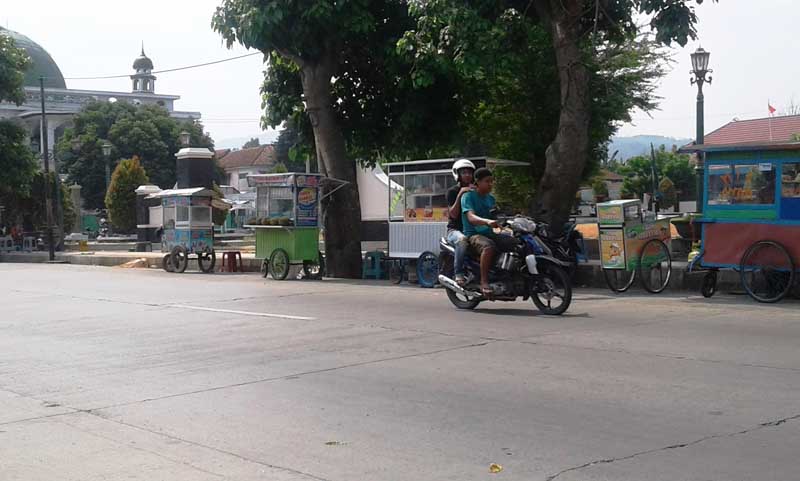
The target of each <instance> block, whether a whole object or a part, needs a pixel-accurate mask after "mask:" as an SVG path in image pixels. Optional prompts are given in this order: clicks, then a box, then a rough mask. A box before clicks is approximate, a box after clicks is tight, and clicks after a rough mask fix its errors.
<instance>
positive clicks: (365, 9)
mask: <svg viewBox="0 0 800 481" xmlns="http://www.w3.org/2000/svg"><path fill="white" fill-rule="evenodd" d="M213 23H214V28H215V29H216V30H217V31H219V32H220V33H221V34H222V35H223V37H225V38H226V40H227V41H228V43H229V44H231V43H232V42H239V43H242V44H243V45H245V46H248V47H254V48H257V49H259V50H261V51H262V52H264V54H265V55H266V56H268V59H269V66H268V69H267V73H266V76H265V82H264V86H263V87H262V92H263V93H264V97H265V101H264V107H265V109H266V112H265V116H264V118H263V124H264V125H269V126H276V125H280V124H282V123H283V122H289V123H290V124H291V125H292V126H293V127H294V128H297V129H298V130H299V131H300V132H301V134H302V135H303V136H306V138H308V145H311V146H312V147H313V153H314V154H315V155H314V158H315V159H316V161H317V164H318V167H319V171H320V172H321V173H322V174H324V175H327V176H329V177H333V178H337V179H340V180H345V181H347V182H349V183H348V184H347V186H346V187H344V188H342V189H340V190H338V191H337V192H336V194H335V195H333V196H331V197H329V198H327V199H326V200H325V202H324V205H323V219H324V221H325V242H326V253H327V254H328V258H329V260H328V262H327V267H328V271H329V272H331V274H332V275H335V276H346V277H357V276H360V274H361V273H360V262H361V256H360V242H359V238H360V209H359V202H358V191H357V185H356V181H355V179H356V173H355V168H356V163H357V162H358V163H362V164H364V165H372V164H374V163H375V162H376V160H377V159H379V158H381V157H383V158H387V157H391V156H394V155H414V154H413V153H414V152H424V150H425V149H423V148H421V146H424V145H429V144H433V143H435V141H437V140H439V139H441V138H442V137H443V135H440V133H441V134H450V133H451V132H450V131H449V130H448V129H447V127H448V122H447V120H450V121H451V122H450V123H451V124H452V123H453V121H454V120H455V119H456V116H455V113H456V110H455V109H451V110H448V108H449V107H451V106H454V105H456V104H457V101H456V99H455V98H454V97H453V95H452V90H449V89H448V86H447V85H446V83H445V82H444V81H443V80H444V79H440V80H442V81H439V82H436V83H435V84H432V85H428V86H426V88H421V89H414V88H413V85H412V81H411V76H410V71H411V67H412V65H411V64H410V63H408V62H406V61H405V60H404V59H403V58H402V57H401V56H399V55H398V54H397V52H396V49H395V46H396V43H397V41H398V40H399V39H400V38H401V37H402V35H403V34H404V33H405V31H406V30H407V29H408V28H413V22H412V21H411V18H410V17H409V15H408V9H407V5H406V3H405V2H400V1H393V0H376V1H367V0H355V1H348V2H335V3H334V2H331V1H329V0H314V1H310V2H309V1H305V2H300V1H299V0H289V1H281V2H278V1H276V0H268V1H256V0H226V1H225V2H224V3H223V6H222V7H221V8H219V9H218V10H217V13H216V15H215V17H214V21H213ZM447 112H452V113H453V114H454V115H452V116H450V115H446V113H447ZM408 132H415V135H409V134H408ZM387 153H389V155H387Z"/></svg>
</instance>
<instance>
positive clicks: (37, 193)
mask: <svg viewBox="0 0 800 481" xmlns="http://www.w3.org/2000/svg"><path fill="white" fill-rule="evenodd" d="M45 178H46V177H45V175H44V172H42V171H38V172H35V173H34V174H33V175H32V177H31V181H30V185H29V187H30V188H29V189H28V190H27V191H24V192H23V191H22V190H14V191H6V192H5V193H4V194H0V203H2V204H3V205H5V206H6V216H7V219H8V220H9V222H10V223H21V224H22V225H23V227H24V228H25V230H39V231H44V229H45V228H46V226H47V210H46V203H45V196H44V193H45ZM55 178H56V177H55V174H54V173H53V172H50V177H49V179H50V200H51V202H52V205H53V225H54V226H56V225H57V223H58V220H59V218H58V206H57V204H56V182H55ZM61 209H62V211H63V214H64V231H65V232H67V231H69V230H70V229H71V228H72V226H73V225H74V224H75V221H76V219H77V215H76V209H75V206H74V205H73V204H72V199H71V198H70V195H69V189H68V188H67V187H66V186H65V185H63V184H62V185H61Z"/></svg>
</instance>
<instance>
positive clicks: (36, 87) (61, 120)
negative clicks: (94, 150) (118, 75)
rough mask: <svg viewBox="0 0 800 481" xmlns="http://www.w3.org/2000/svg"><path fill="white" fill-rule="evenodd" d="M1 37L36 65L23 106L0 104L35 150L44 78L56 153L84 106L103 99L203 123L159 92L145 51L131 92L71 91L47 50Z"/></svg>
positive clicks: (2, 115)
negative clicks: (149, 106)
mask: <svg viewBox="0 0 800 481" xmlns="http://www.w3.org/2000/svg"><path fill="white" fill-rule="evenodd" d="M0 35H8V36H10V37H11V38H13V39H14V41H15V43H16V45H17V47H19V48H22V49H24V50H25V51H26V52H27V54H28V56H29V57H30V58H31V62H32V65H31V67H30V68H29V69H28V71H27V72H26V73H25V97H26V98H25V102H24V103H23V104H22V105H15V104H13V103H7V102H2V103H0V119H3V120H7V119H12V120H16V121H18V122H19V123H20V124H22V125H24V126H26V127H27V129H28V132H29V134H30V135H29V138H30V145H31V148H32V149H33V150H35V151H38V152H42V151H43V147H42V144H43V142H42V137H43V136H42V129H41V123H42V119H41V111H42V105H41V99H42V98H41V93H40V80H39V79H40V78H41V77H44V78H45V81H44V96H45V111H46V113H47V149H48V150H50V151H52V150H53V147H54V146H55V144H56V142H57V141H58V138H59V137H61V135H62V134H63V132H64V129H65V128H67V127H69V126H70V125H71V122H72V119H73V117H74V116H75V114H76V113H78V112H79V111H80V110H81V108H83V106H84V105H86V104H88V103H90V102H93V101H96V100H100V101H109V102H130V103H132V104H137V105H139V104H156V105H160V106H162V107H164V108H165V109H166V110H167V111H168V112H169V114H170V116H172V117H173V118H176V119H181V120H199V119H200V113H199V112H183V111H178V110H175V105H174V104H175V101H176V100H178V99H179V98H180V96H178V95H164V94H157V93H155V82H156V76H155V75H153V61H152V60H150V59H149V58H148V57H147V56H146V55H145V54H144V49H142V52H141V55H140V56H139V57H138V58H136V59H135V60H134V62H133V69H134V71H133V74H131V76H130V78H131V87H132V88H131V91H130V92H109V91H100V90H75V89H68V88H67V85H66V82H65V81H64V76H63V75H62V74H61V69H59V68H58V64H56V62H55V61H54V60H53V58H52V57H51V56H50V54H49V53H47V51H46V50H45V49H44V48H42V47H41V46H40V45H39V44H37V43H36V42H34V41H33V40H31V39H29V38H28V37H26V36H24V35H22V34H19V33H17V32H14V31H11V30H7V29H4V28H2V27H0Z"/></svg>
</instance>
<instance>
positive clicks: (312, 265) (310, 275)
mask: <svg viewBox="0 0 800 481" xmlns="http://www.w3.org/2000/svg"><path fill="white" fill-rule="evenodd" d="M324 274H325V258H324V257H322V252H320V253H319V256H318V257H317V262H314V261H303V278H305V279H313V280H319V279H322V276H323V275H324Z"/></svg>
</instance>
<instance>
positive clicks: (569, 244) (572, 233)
mask: <svg viewBox="0 0 800 481" xmlns="http://www.w3.org/2000/svg"><path fill="white" fill-rule="evenodd" d="M576 225H577V223H576V222H575V220H574V219H570V221H569V222H567V223H566V224H564V229H563V231H562V233H561V235H554V234H553V233H552V232H551V230H550V226H549V225H548V224H546V223H544V222H537V223H536V227H537V229H538V233H539V239H540V240H541V241H542V242H544V243H545V244H546V245H547V247H549V248H550V250H551V251H552V254H553V257H555V258H556V259H560V260H562V261H564V262H567V263H569V265H568V266H567V267H566V269H567V274H568V275H569V278H570V279H572V278H573V277H574V276H575V271H576V270H577V268H578V263H579V262H587V261H588V258H587V256H586V247H585V245H584V243H583V234H581V233H580V231H579V230H577V229H576V228H575V227H576Z"/></svg>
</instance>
